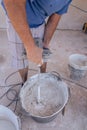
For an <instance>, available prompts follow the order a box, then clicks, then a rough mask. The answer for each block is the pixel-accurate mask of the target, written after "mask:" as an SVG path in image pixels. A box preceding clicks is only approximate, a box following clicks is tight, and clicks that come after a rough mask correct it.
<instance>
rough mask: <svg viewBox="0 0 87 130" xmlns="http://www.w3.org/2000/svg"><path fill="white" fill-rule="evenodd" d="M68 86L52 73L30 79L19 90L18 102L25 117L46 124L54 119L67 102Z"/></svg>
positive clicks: (37, 75)
mask: <svg viewBox="0 0 87 130" xmlns="http://www.w3.org/2000/svg"><path fill="white" fill-rule="evenodd" d="M68 97H69V91H68V86H67V84H66V83H65V82H63V81H62V79H61V78H60V77H59V76H58V75H56V74H54V73H41V74H36V75H34V76H32V77H30V78H29V79H28V80H27V81H26V82H25V84H24V86H23V87H22V88H21V91H20V102H21V106H22V108H23V110H24V112H25V113H26V115H27V116H31V117H32V118H33V119H34V120H36V121H38V122H41V123H47V122H49V121H52V120H53V119H55V118H56V116H57V115H58V113H59V112H61V111H62V110H63V108H64V107H65V105H66V103H67V102H68Z"/></svg>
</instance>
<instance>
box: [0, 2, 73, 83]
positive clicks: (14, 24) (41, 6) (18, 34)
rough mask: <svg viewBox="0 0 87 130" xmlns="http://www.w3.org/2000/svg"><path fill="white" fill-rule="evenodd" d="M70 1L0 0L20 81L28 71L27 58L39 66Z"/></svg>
mask: <svg viewBox="0 0 87 130" xmlns="http://www.w3.org/2000/svg"><path fill="white" fill-rule="evenodd" d="M71 1H72V0H2V6H3V8H4V9H5V11H6V17H7V18H6V19H7V34H8V40H9V45H10V51H11V55H12V65H13V66H14V67H15V68H17V69H18V71H19V73H20V75H21V77H22V79H23V80H24V81H25V80H26V76H27V73H28V61H29V60H31V61H32V62H35V63H36V64H37V65H38V64H40V65H42V63H43V61H42V54H43V52H44V51H46V53H47V54H48V55H49V54H51V52H50V49H49V43H50V40H51V38H52V36H53V34H54V32H55V30H56V27H57V25H58V23H59V21H60V18H61V15H62V14H64V13H66V12H67V10H68V7H69V5H70V3H71ZM46 18H47V19H48V20H47V22H46ZM38 43H39V45H37V44H38ZM26 54H27V57H26Z"/></svg>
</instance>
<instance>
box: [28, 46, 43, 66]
mask: <svg viewBox="0 0 87 130" xmlns="http://www.w3.org/2000/svg"><path fill="white" fill-rule="evenodd" d="M26 51H27V57H28V59H29V60H31V61H32V62H35V63H36V64H37V65H42V64H43V61H42V52H43V50H42V49H41V48H38V47H37V46H36V45H35V46H33V47H31V49H27V50H26Z"/></svg>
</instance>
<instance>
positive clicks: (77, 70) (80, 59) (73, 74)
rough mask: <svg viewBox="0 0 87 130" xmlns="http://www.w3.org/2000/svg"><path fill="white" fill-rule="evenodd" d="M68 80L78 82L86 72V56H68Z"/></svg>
mask: <svg viewBox="0 0 87 130" xmlns="http://www.w3.org/2000/svg"><path fill="white" fill-rule="evenodd" d="M69 70H70V78H71V79H73V80H80V79H81V78H82V77H84V76H85V74H86V71H87V56H85V55H81V54H72V55H70V56H69Z"/></svg>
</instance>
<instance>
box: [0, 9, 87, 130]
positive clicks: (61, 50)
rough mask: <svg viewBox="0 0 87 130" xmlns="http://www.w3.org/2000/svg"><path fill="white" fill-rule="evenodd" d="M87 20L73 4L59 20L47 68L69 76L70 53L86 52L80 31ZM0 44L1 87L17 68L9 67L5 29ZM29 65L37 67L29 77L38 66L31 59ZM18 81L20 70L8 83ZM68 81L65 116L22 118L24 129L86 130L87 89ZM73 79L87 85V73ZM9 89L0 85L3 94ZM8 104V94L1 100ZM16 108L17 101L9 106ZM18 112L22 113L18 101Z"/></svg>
mask: <svg viewBox="0 0 87 130" xmlns="http://www.w3.org/2000/svg"><path fill="white" fill-rule="evenodd" d="M84 22H87V15H86V14H85V13H83V12H81V11H80V10H77V9H75V8H74V7H70V12H69V13H68V14H67V16H66V15H65V16H64V17H63V18H62V20H61V21H60V25H59V27H58V30H56V32H55V34H54V36H53V39H52V41H51V45H50V48H51V50H52V52H53V55H52V57H51V59H50V61H49V63H48V67H47V71H49V72H51V71H56V72H59V73H60V74H61V75H62V76H63V77H65V78H67V79H70V78H69V69H68V58H69V56H70V55H71V54H73V53H80V54H85V55H87V34H84V33H83V32H82V31H81V28H82V26H83V23H84ZM70 29H71V30H70ZM0 44H1V46H0V86H2V85H5V80H6V78H7V77H8V75H9V74H12V73H13V72H15V71H16V70H13V69H11V68H10V53H9V47H8V44H7V35H6V30H0ZM2 56H3V57H4V58H3V59H2ZM29 67H30V69H33V70H34V71H31V70H30V71H29V76H30V75H34V74H35V73H38V68H37V66H36V65H35V64H34V63H31V62H30V64H29ZM35 70H36V71H35ZM19 82H21V78H20V75H19V74H18V73H16V74H14V75H12V76H11V77H9V79H7V80H6V83H7V84H13V83H19ZM65 82H66V83H67V84H68V86H69V88H70V90H71V97H70V99H69V102H68V104H67V106H66V111H65V115H64V116H62V114H61V113H60V114H59V115H58V116H57V118H56V119H54V120H53V121H52V122H49V123H46V124H41V123H37V122H35V121H34V120H33V119H32V118H31V117H22V119H21V121H22V130H44V129H47V130H87V90H86V89H84V88H83V87H80V86H78V85H76V84H75V83H70V82H68V81H65ZM74 82H76V83H78V84H80V85H82V86H84V87H86V88H87V73H86V75H85V77H83V78H82V79H81V80H79V81H74ZM7 90H8V88H0V96H1V95H2V94H3V93H4V92H5V91H7ZM10 94H11V93H10ZM11 96H12V95H11ZM8 103H9V101H8V99H7V98H6V97H4V98H3V99H2V100H0V104H3V105H8ZM14 108H15V103H13V104H12V105H11V106H10V109H12V110H13V109H14ZM17 111H18V112H19V104H18V107H17ZM16 114H17V112H16Z"/></svg>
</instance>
